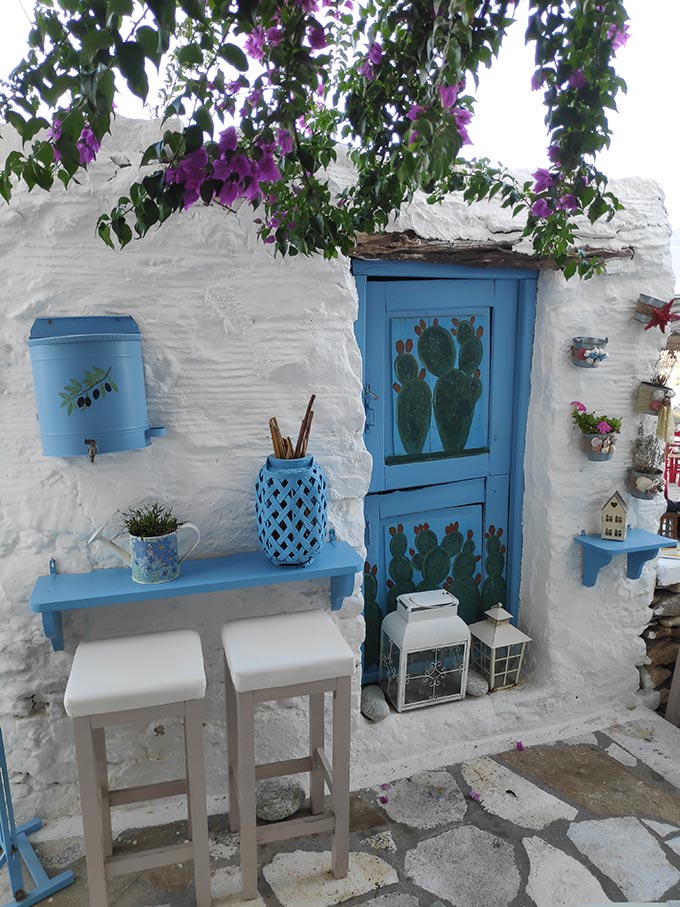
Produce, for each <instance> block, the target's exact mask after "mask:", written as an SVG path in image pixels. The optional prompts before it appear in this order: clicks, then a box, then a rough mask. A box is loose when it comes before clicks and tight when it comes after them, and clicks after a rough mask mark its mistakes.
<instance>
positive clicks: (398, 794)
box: [381, 771, 467, 828]
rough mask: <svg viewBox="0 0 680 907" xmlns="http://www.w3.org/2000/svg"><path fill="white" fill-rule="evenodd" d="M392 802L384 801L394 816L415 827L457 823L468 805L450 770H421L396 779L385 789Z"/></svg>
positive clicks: (397, 820) (390, 815) (385, 806)
mask: <svg viewBox="0 0 680 907" xmlns="http://www.w3.org/2000/svg"><path fill="white" fill-rule="evenodd" d="M384 795H385V796H387V797H389V802H387V803H385V804H381V805H382V808H383V809H384V810H385V812H386V813H387V815H388V816H389V817H390V819H394V821H395V822H403V823H404V825H410V826H411V827H412V828H436V827H437V826H438V825H448V824H449V822H457V821H459V820H460V819H462V818H463V816H464V815H465V810H466V808H467V804H466V803H465V797H464V796H463V794H462V792H461V790H460V788H459V787H458V785H457V784H456V782H455V779H454V778H453V776H452V775H450V774H449V772H444V771H441V772H420V773H419V774H417V775H413V776H412V777H411V778H404V779H402V780H401V781H395V782H394V783H393V784H392V785H391V787H390V789H389V790H387V791H385V792H384Z"/></svg>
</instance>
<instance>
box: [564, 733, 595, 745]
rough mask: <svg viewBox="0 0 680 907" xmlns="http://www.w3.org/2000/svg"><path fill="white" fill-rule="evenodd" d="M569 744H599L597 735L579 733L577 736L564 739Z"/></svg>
mask: <svg viewBox="0 0 680 907" xmlns="http://www.w3.org/2000/svg"><path fill="white" fill-rule="evenodd" d="M561 742H562V743H564V744H566V745H567V746H597V745H598V744H597V737H596V736H595V734H579V735H578V736H576V737H567V739H566V740H562V741H561Z"/></svg>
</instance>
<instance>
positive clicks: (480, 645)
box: [472, 636, 491, 677]
mask: <svg viewBox="0 0 680 907" xmlns="http://www.w3.org/2000/svg"><path fill="white" fill-rule="evenodd" d="M472 664H473V666H474V667H475V668H476V669H477V670H478V671H479V672H480V673H481V674H484V676H485V677H489V675H490V674H491V649H490V648H489V647H488V646H487V645H486V643H484V642H482V641H481V639H476V638H475V637H474V636H473V637H472Z"/></svg>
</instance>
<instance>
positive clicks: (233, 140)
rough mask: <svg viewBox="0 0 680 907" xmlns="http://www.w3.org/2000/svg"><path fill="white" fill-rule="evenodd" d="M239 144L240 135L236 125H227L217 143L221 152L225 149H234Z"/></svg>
mask: <svg viewBox="0 0 680 907" xmlns="http://www.w3.org/2000/svg"><path fill="white" fill-rule="evenodd" d="M237 144H238V135H237V134H236V129H235V128H234V126H227V128H226V129H223V130H222V132H220V138H219V141H218V143H217V148H218V151H219V152H220V154H224V153H225V151H234V150H235V148H236V145H237Z"/></svg>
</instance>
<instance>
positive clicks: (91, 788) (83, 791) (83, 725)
mask: <svg viewBox="0 0 680 907" xmlns="http://www.w3.org/2000/svg"><path fill="white" fill-rule="evenodd" d="M73 730H74V734H75V738H76V760H77V762H78V782H79V784H80V809H81V812H82V814H83V836H84V839H85V863H86V866H87V888H88V892H89V896H90V907H107V905H108V903H109V902H108V899H107V896H106V875H105V872H104V856H105V853H104V842H103V834H102V815H101V794H100V787H99V779H98V777H97V761H96V755H95V742H94V735H93V731H92V728H91V727H90V720H89V718H74V720H73Z"/></svg>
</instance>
